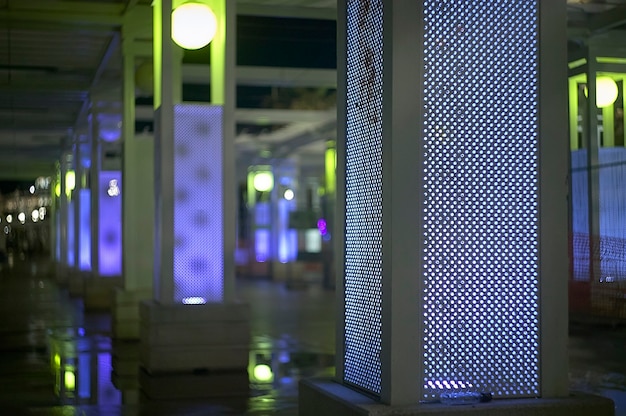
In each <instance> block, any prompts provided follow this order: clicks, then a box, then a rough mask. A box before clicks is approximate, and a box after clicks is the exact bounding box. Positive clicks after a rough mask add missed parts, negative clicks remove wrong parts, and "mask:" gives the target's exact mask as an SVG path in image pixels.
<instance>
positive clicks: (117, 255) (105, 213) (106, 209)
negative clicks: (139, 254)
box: [98, 171, 122, 276]
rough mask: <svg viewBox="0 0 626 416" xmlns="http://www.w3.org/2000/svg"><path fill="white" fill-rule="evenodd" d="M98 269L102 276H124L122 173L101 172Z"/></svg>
mask: <svg viewBox="0 0 626 416" xmlns="http://www.w3.org/2000/svg"><path fill="white" fill-rule="evenodd" d="M99 185H100V187H99V189H98V192H99V197H98V198H99V199H98V202H99V204H100V207H99V208H100V209H99V226H100V231H99V233H98V252H99V257H98V267H99V269H100V270H99V274H100V276H120V275H121V274H122V196H121V189H122V172H120V171H101V172H100V181H99Z"/></svg>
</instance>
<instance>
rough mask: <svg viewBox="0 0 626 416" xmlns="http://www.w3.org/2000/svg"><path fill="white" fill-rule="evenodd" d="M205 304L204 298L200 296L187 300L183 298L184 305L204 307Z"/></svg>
mask: <svg viewBox="0 0 626 416" xmlns="http://www.w3.org/2000/svg"><path fill="white" fill-rule="evenodd" d="M205 303H206V298H203V297H201V296H190V297H187V298H183V304H185V305H204V304H205Z"/></svg>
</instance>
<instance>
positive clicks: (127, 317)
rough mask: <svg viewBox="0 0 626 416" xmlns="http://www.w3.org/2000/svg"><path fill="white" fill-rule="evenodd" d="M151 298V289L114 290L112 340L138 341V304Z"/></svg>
mask: <svg viewBox="0 0 626 416" xmlns="http://www.w3.org/2000/svg"><path fill="white" fill-rule="evenodd" d="M152 296H153V294H152V289H151V288H147V289H135V290H126V289H122V288H116V289H115V293H114V298H113V308H112V311H111V317H112V325H111V327H112V331H113V338H116V339H124V340H139V327H140V320H139V304H140V303H141V302H142V301H144V300H149V299H151V298H152Z"/></svg>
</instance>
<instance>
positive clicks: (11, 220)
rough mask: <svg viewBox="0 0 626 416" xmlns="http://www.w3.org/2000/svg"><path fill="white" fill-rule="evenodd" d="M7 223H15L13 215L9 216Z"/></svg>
mask: <svg viewBox="0 0 626 416" xmlns="http://www.w3.org/2000/svg"><path fill="white" fill-rule="evenodd" d="M7 222H8V223H9V224H11V223H12V222H13V215H11V214H9V215H7Z"/></svg>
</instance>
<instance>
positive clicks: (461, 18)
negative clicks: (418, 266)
mask: <svg viewBox="0 0 626 416" xmlns="http://www.w3.org/2000/svg"><path fill="white" fill-rule="evenodd" d="M423 5H424V44H423V47H424V49H423V52H424V55H423V57H424V84H423V91H424V126H423V127H424V130H423V131H424V136H423V138H422V140H423V149H424V166H422V168H421V170H420V172H423V186H424V188H423V189H421V190H419V191H418V192H420V193H421V194H423V195H424V212H422V213H416V215H420V216H421V217H422V218H423V235H422V243H423V247H424V253H423V254H422V258H423V262H424V263H423V270H424V275H423V276H421V279H422V287H423V293H422V294H421V295H420V298H421V299H422V300H423V306H422V312H423V315H422V317H421V319H422V323H421V328H422V331H423V332H422V335H421V337H422V340H423V354H424V356H423V374H422V377H423V378H422V380H421V381H422V383H421V384H422V388H423V390H422V392H423V398H425V399H428V398H434V397H436V396H437V395H438V394H439V393H440V392H442V391H443V390H462V389H472V390H478V391H485V392H492V393H494V395H495V396H496V397H528V396H536V395H538V394H539V391H540V386H539V331H538V325H539V324H538V308H539V305H538V176H537V175H538V172H537V171H538V161H537V155H538V136H537V130H538V105H537V100H538V69H537V65H538V44H537V36H538V35H537V32H538V16H537V8H538V1H536V0H535V1H533V0H529V1H523V2H520V1H513V0H495V1H490V2H469V1H467V0H445V1H444V0H427V1H424V2H423ZM422 169H423V170H422Z"/></svg>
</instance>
